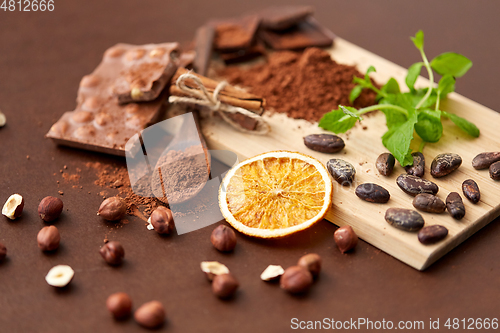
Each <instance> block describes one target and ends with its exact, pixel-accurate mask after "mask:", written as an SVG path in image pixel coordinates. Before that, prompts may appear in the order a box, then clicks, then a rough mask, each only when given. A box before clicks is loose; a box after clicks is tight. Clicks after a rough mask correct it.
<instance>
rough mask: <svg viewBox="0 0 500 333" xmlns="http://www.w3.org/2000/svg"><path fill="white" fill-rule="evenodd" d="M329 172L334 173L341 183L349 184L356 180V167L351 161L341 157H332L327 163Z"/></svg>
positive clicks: (334, 177) (334, 176)
mask: <svg viewBox="0 0 500 333" xmlns="http://www.w3.org/2000/svg"><path fill="white" fill-rule="evenodd" d="M326 167H327V169H328V172H330V174H331V175H332V177H333V179H335V180H336V181H337V182H338V183H339V184H340V185H343V186H349V185H351V184H352V182H353V181H354V176H355V175H356V169H354V167H353V166H352V164H351V163H349V162H347V161H344V160H341V159H340V158H332V159H331V160H329V161H328V162H327V163H326Z"/></svg>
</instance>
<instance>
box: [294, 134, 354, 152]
mask: <svg viewBox="0 0 500 333" xmlns="http://www.w3.org/2000/svg"><path fill="white" fill-rule="evenodd" d="M304 145H305V146H306V147H307V148H309V149H312V150H315V151H319V152H321V153H328V154H332V153H337V152H339V151H341V150H342V149H344V147H345V143H344V140H342V138H341V137H339V136H337V135H333V134H310V135H307V136H305V137H304Z"/></svg>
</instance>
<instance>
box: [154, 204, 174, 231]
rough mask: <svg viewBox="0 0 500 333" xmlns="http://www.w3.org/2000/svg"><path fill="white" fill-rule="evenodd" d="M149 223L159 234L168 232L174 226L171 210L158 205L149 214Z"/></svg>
mask: <svg viewBox="0 0 500 333" xmlns="http://www.w3.org/2000/svg"><path fill="white" fill-rule="evenodd" d="M150 219H151V224H152V225H153V228H154V229H155V231H156V232H157V233H159V234H170V233H171V232H172V231H173V230H174V227H175V224H174V217H173V215H172V211H171V210H170V209H168V208H167V207H163V206H159V207H158V208H156V209H155V210H154V211H153V213H151V216H150Z"/></svg>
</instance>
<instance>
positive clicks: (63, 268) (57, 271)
mask: <svg viewBox="0 0 500 333" xmlns="http://www.w3.org/2000/svg"><path fill="white" fill-rule="evenodd" d="M74 275H75V271H73V269H72V268H71V267H69V266H68V265H57V266H54V267H52V268H51V269H50V271H49V272H48V273H47V276H45V281H47V283H48V284H49V285H51V286H53V287H65V286H66V285H68V283H70V282H71V280H72V279H73V276H74Z"/></svg>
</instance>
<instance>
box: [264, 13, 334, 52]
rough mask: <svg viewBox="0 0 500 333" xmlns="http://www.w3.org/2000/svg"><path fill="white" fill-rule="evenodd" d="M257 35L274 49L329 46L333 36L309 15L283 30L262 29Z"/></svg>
mask: <svg viewBox="0 0 500 333" xmlns="http://www.w3.org/2000/svg"><path fill="white" fill-rule="evenodd" d="M259 37H260V38H262V40H263V41H264V42H265V43H266V44H267V45H269V47H271V48H272V49H274V50H302V49H305V48H307V47H313V46H315V47H329V46H331V45H332V44H333V39H334V37H335V36H334V35H333V33H332V32H330V31H329V30H327V29H326V28H324V27H322V26H320V25H319V24H318V23H317V22H316V20H314V19H313V18H312V17H309V18H308V19H307V20H305V21H303V22H301V23H299V24H297V25H296V26H294V27H292V28H290V29H287V30H284V31H279V32H278V31H271V30H262V31H261V32H260V34H259Z"/></svg>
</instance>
